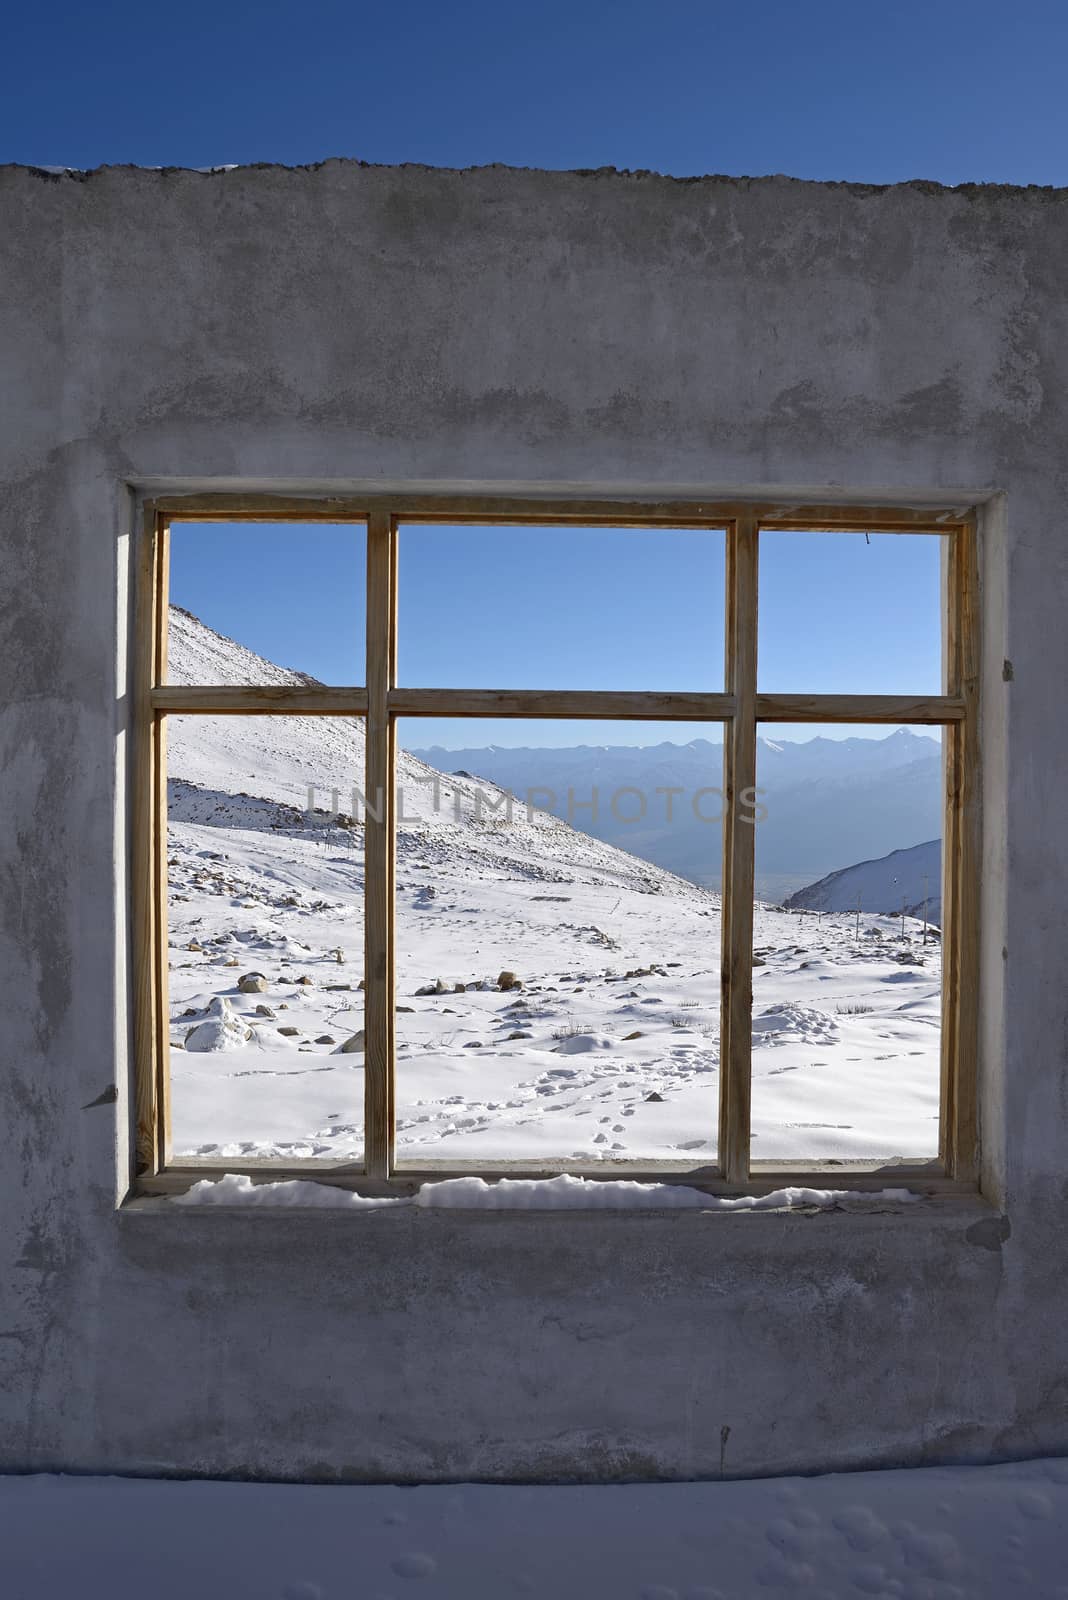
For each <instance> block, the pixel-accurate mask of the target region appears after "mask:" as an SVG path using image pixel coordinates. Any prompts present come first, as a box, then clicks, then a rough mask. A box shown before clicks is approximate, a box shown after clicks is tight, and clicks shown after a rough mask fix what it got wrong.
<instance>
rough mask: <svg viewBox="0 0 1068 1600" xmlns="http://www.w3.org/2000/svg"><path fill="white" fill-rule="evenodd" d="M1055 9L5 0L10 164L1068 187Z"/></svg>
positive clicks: (599, 1) (946, 4) (962, 1)
mask: <svg viewBox="0 0 1068 1600" xmlns="http://www.w3.org/2000/svg"><path fill="white" fill-rule="evenodd" d="M1066 43H1068V8H1066V7H1064V6H1063V4H1053V3H1034V0H1018V3H1016V4H1014V5H1011V6H1009V5H1005V4H1004V3H1003V0H1001V3H997V4H994V3H991V0H926V3H922V4H921V3H917V0H903V3H899V4H896V5H893V6H881V7H880V6H874V5H860V4H857V3H856V0H803V3H802V0H764V3H762V4H750V5H738V4H737V3H736V0H731V3H730V4H725V3H717V0H712V3H709V0H657V3H656V4H655V5H654V4H650V3H649V0H537V3H532V4H527V5H518V4H515V3H511V4H510V3H508V0H448V3H447V4H445V3H442V0H417V3H412V0H407V3H406V0H392V3H391V4H389V5H383V4H382V3H381V0H374V3H373V4H370V3H365V0H302V3H301V4H299V5H296V4H293V3H280V0H257V3H256V4H255V5H252V4H248V3H245V4H242V3H233V0H229V3H228V0H221V3H220V0H212V3H211V4H210V5H209V4H207V3H206V0H185V3H184V4H183V5H181V6H180V7H173V6H146V5H144V4H143V3H138V4H136V5H135V4H134V3H133V0H97V3H95V4H92V5H87V4H85V3H84V0H77V3H72V0H60V3H53V4H52V5H50V6H47V7H45V8H44V9H42V10H39V9H38V8H37V7H35V6H27V5H21V6H9V7H8V8H7V10H6V14H5V19H4V28H3V49H2V51H0V160H4V161H29V162H40V163H51V164H59V163H67V164H70V165H74V166H94V165H97V164H99V163H101V162H126V161H129V162H139V163H142V164H145V165H168V164H171V165H185V166H204V165H208V164H211V163H222V162H244V161H284V162H304V161H316V160H319V159H321V158H322V157H323V156H328V155H346V156H358V157H361V158H362V159H363V160H366V161H384V162H395V161H425V162H431V163H434V164H437V165H442V166H465V165H469V164H478V163H483V162H490V161H501V162H507V163H510V164H512V165H518V166H546V167H596V166H618V167H631V168H636V167H641V168H652V169H654V170H657V171H661V172H669V173H675V174H679V175H686V174H692V173H700V172H727V173H735V174H740V173H749V174H760V173H768V172H787V173H791V174H793V175H794V176H797V177H806V178H853V179H863V180H867V181H870V182H879V183H884V182H891V181H894V180H897V179H901V178H914V177H922V178H935V179H938V180H940V181H942V182H945V183H959V182H962V181H965V180H970V179H982V180H987V181H997V182H1013V183H1029V182H1030V183H1063V182H1064V181H1065V174H1066V163H1065V140H1066V132H1068V97H1066V96H1065V94H1064V64H1065V46H1066Z"/></svg>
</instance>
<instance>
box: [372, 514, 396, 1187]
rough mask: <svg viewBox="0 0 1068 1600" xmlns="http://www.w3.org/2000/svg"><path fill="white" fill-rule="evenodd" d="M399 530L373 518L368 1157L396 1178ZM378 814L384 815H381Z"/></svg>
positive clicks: (381, 1173)
mask: <svg viewBox="0 0 1068 1600" xmlns="http://www.w3.org/2000/svg"><path fill="white" fill-rule="evenodd" d="M395 541H396V530H395V526H394V523H393V519H392V518H391V517H390V516H389V515H388V514H387V513H377V514H375V515H373V516H371V517H369V519H368V523H367V742H366V749H367V771H366V788H367V797H368V809H367V813H366V820H365V824H364V885H365V889H364V984H365V990H364V1007H365V1010H364V1032H365V1042H366V1048H365V1053H364V1063H365V1066H364V1149H365V1158H364V1164H365V1167H366V1171H367V1176H368V1177H369V1178H370V1179H373V1180H379V1181H381V1180H384V1179H386V1178H388V1177H389V1174H390V1170H391V1167H392V1162H393V1137H394V1081H393V1080H394V1057H395V1050H394V1028H395V1018H394V980H393V954H392V950H393V921H394V896H393V883H394V871H393V851H394V830H395V805H394V795H395V783H394V768H395V749H396V745H395V738H394V734H393V730H392V727H391V717H390V709H389V692H390V689H391V688H392V685H393V675H394V672H395V663H396V570H397V569H396V558H395V554H394V544H395ZM375 813H377V815H375Z"/></svg>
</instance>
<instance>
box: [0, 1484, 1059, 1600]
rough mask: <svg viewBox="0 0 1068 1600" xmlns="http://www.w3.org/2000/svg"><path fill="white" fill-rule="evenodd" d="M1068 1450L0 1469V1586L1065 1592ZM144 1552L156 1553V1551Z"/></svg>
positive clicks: (102, 1592) (440, 1591)
mask: <svg viewBox="0 0 1068 1600" xmlns="http://www.w3.org/2000/svg"><path fill="white" fill-rule="evenodd" d="M1066 1529H1068V1461H1030V1462H1018V1463H1014V1464H1013V1465H1011V1466H993V1467H953V1468H946V1467H924V1468H921V1469H918V1470H915V1471H896V1472H855V1473H837V1474H831V1475H828V1476H826V1477H822V1478H761V1479H757V1480H738V1481H735V1482H729V1481H728V1482H722V1483H665V1484H617V1485H610V1486H609V1485H606V1486H596V1487H586V1486H570V1487H542V1488H531V1487H529V1486H521V1487H496V1486H490V1485H485V1484H447V1485H440V1486H434V1487H425V1488H414V1489H413V1488H398V1487H391V1486H382V1487H378V1486H370V1485H350V1486H344V1487H334V1486H333V1485H318V1486H309V1485H304V1484H266V1483H258V1484H253V1483H211V1482H203V1481H202V1482H175V1481H171V1482H161V1481H160V1480H158V1479H157V1480H153V1479H123V1478H59V1477H23V1478H0V1541H2V1545H3V1551H4V1555H3V1575H4V1595H5V1597H6V1600H30V1597H31V1596H32V1600H70V1597H71V1596H73V1595H77V1596H78V1600H113V1596H114V1595H116V1594H117V1593H119V1591H120V1590H121V1588H122V1586H123V1583H124V1579H125V1578H126V1577H128V1575H129V1574H130V1573H137V1572H142V1573H145V1572H148V1573H151V1590H152V1595H153V1600H191V1597H193V1596H195V1597H196V1600H386V1597H391V1600H399V1597H400V1596H401V1595H402V1594H405V1595H407V1594H411V1595H412V1596H413V1597H416V1596H418V1597H425V1600H505V1597H508V1596H516V1597H526V1600H752V1597H753V1596H756V1595H760V1596H765V1597H767V1600H816V1597H819V1600H831V1597H832V1596H837V1597H839V1600H847V1597H852V1596H857V1597H858V1600H860V1597H864V1596H867V1597H869V1600H870V1597H873V1596H874V1597H877V1600H1015V1597H1017V1596H1019V1597H1024V1596H1026V1597H1027V1600H1066V1597H1068V1578H1066V1576H1065V1568H1066V1565H1068V1533H1066ZM161 1557H162V1558H163V1559H161Z"/></svg>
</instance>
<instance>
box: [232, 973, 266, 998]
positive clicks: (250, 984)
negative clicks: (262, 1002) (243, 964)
mask: <svg viewBox="0 0 1068 1600" xmlns="http://www.w3.org/2000/svg"><path fill="white" fill-rule="evenodd" d="M237 987H238V988H239V989H240V991H241V993H242V994H263V993H264V991H265V990H266V988H267V979H266V978H265V977H264V976H263V973H262V972H246V973H245V974H244V976H243V977H240V978H238V980H237Z"/></svg>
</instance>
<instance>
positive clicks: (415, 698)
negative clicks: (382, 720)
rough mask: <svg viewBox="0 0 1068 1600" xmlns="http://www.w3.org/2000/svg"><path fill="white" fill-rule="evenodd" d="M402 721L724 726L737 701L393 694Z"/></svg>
mask: <svg viewBox="0 0 1068 1600" xmlns="http://www.w3.org/2000/svg"><path fill="white" fill-rule="evenodd" d="M389 704H390V709H391V710H392V712H393V714H394V716H398V717H555V718H559V719H568V718H602V719H606V720H609V721H614V722H628V721H633V722H645V721H657V722H700V721H723V720H724V719H725V718H727V717H730V716H732V715H733V713H734V706H735V702H734V698H733V696H731V695H727V694H706V693H703V692H694V693H675V692H669V693H665V694H659V693H656V692H650V691H642V692H638V693H634V694H630V693H627V692H625V691H620V690H615V689H406V688H400V689H394V690H393V691H392V693H391V694H390V697H389Z"/></svg>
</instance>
